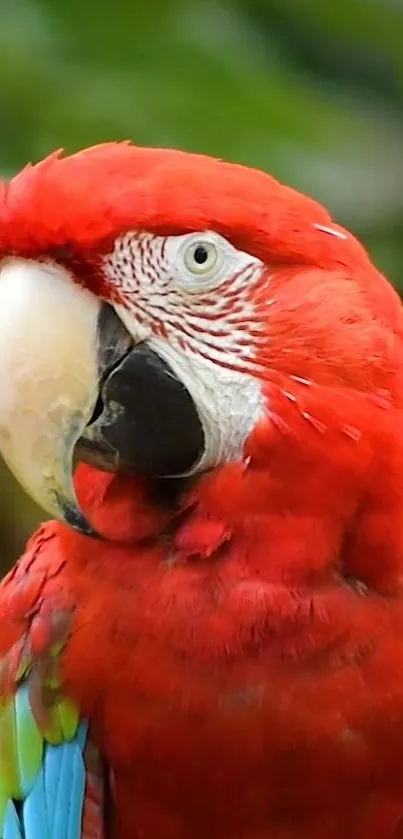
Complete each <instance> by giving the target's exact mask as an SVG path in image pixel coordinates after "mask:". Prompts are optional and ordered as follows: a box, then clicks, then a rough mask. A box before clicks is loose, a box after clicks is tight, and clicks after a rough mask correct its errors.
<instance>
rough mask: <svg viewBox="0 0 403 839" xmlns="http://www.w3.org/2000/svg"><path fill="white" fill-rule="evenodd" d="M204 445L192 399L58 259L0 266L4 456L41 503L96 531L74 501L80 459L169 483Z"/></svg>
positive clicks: (1, 448) (0, 418)
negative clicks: (75, 473)
mask: <svg viewBox="0 0 403 839" xmlns="http://www.w3.org/2000/svg"><path fill="white" fill-rule="evenodd" d="M100 397H102V398H100ZM91 420H92V422H91ZM77 444H78V445H77ZM203 447H204V435H203V431H202V428H201V424H200V421H199V418H198V416H197V412H196V409H195V407H194V404H193V402H192V400H191V397H190V396H189V394H188V392H187V391H186V389H185V388H184V387H183V385H182V384H181V382H179V381H178V379H177V378H176V377H175V376H174V375H173V374H172V371H170V370H169V368H168V366H167V365H166V363H165V362H163V361H162V360H161V359H159V358H158V356H156V355H155V354H154V353H153V352H152V351H151V350H150V349H149V348H147V347H146V346H145V345H139V346H138V347H136V346H134V342H133V338H132V336H131V335H129V333H128V332H127V330H126V328H125V327H124V326H123V323H122V322H121V321H120V319H119V318H118V316H117V315H116V313H115V311H114V310H113V309H112V308H111V307H110V306H108V305H107V304H105V303H103V302H102V301H100V300H98V299H97V298H96V297H95V296H94V295H92V294H90V293H89V292H87V291H85V290H84V289H82V288H81V287H79V286H78V285H77V284H75V283H74V282H73V280H72V277H71V276H70V274H69V273H68V272H67V271H65V270H64V269H62V268H61V267H60V266H59V265H56V264H54V263H51V262H49V263H46V262H42V263H40V262H35V261H31V260H25V259H17V258H10V259H8V260H6V261H4V262H3V263H2V265H1V267H0V453H1V454H2V455H3V457H4V459H5V461H6V462H7V463H8V465H9V467H10V469H11V471H12V472H13V473H14V474H15V476H16V478H17V480H18V481H19V482H20V483H21V485H22V486H23V487H24V488H25V489H26V491H27V492H28V493H29V494H30V495H31V497H32V498H33V499H34V500H35V501H36V502H37V503H38V504H39V505H40V506H42V507H43V508H44V509H45V510H46V511H47V512H48V513H50V514H51V515H52V516H55V517H56V518H60V519H62V520H64V521H66V522H67V523H68V524H70V525H71V526H73V527H75V528H76V529H78V530H80V531H82V532H84V533H87V534H89V535H95V533H94V531H93V529H92V527H91V525H90V524H89V523H88V522H87V521H86V519H85V518H84V516H83V514H82V512H81V511H80V509H79V505H78V502H77V498H76V495H75V490H74V484H73V462H74V458H75V456H76V455H77V454H78V456H79V457H81V459H85V460H87V461H89V462H96V463H97V465H99V466H101V468H111V469H118V468H130V469H131V470H138V471H140V472H143V473H148V474H159V475H167V474H175V473H176V474H178V473H179V472H184V471H185V470H187V469H188V468H190V467H191V466H192V465H193V464H194V463H196V462H197V461H198V459H199V458H200V455H201V453H202V451H203Z"/></svg>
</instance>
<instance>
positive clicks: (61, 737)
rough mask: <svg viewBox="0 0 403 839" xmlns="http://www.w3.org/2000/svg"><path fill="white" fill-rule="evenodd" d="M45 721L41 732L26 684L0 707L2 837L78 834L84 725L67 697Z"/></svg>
mask: <svg viewBox="0 0 403 839" xmlns="http://www.w3.org/2000/svg"><path fill="white" fill-rule="evenodd" d="M49 719H50V724H49V727H48V725H46V733H44V732H43V731H41V730H40V727H39V725H38V722H37V720H36V718H35V715H34V713H33V710H32V707H31V704H30V698H29V690H28V685H27V683H23V684H21V685H20V686H19V687H18V690H17V692H16V694H15V695H14V696H13V697H12V698H10V699H8V700H7V701H6V702H5V703H4V704H3V705H0V839H81V837H82V818H83V808H84V801H85V790H86V768H85V762H84V750H85V746H86V741H87V726H86V725H85V724H84V723H79V721H78V716H77V713H76V711H75V709H74V707H73V706H72V705H71V703H68V702H66V701H62V702H59V703H58V704H57V705H56V706H55V707H54V708H53V709H51V711H50V716H49ZM49 740H51V742H49ZM55 741H56V742H55Z"/></svg>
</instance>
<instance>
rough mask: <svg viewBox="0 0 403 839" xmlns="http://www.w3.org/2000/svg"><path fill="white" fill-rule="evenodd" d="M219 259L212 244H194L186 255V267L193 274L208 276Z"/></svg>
mask: <svg viewBox="0 0 403 839" xmlns="http://www.w3.org/2000/svg"><path fill="white" fill-rule="evenodd" d="M217 258H218V251H217V248H216V246H215V245H213V243H212V242H194V243H193V244H192V245H190V247H189V248H188V249H187V251H186V253H185V265H186V268H187V269H188V271H191V272H192V274H207V273H208V272H209V271H211V270H212V269H213V268H214V266H215V264H216V262H217Z"/></svg>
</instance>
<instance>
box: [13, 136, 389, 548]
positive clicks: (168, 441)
mask: <svg viewBox="0 0 403 839" xmlns="http://www.w3.org/2000/svg"><path fill="white" fill-rule="evenodd" d="M402 336H403V319H402V313H401V306H400V302H399V299H398V297H397V295H396V293H395V292H394V291H393V290H392V288H391V286H390V285H389V284H388V282H387V281H386V279H385V278H384V277H383V276H382V275H381V274H380V273H379V272H378V271H377V270H376V269H375V267H374V266H373V265H372V263H371V261H370V259H369V257H368V255H367V254H366V252H365V250H364V249H363V248H362V246H361V245H360V244H359V243H358V242H357V240H356V239H355V238H354V237H353V236H352V235H351V234H350V233H348V232H347V231H346V230H343V229H342V228H341V227H340V226H338V225H336V224H335V223H334V222H333V221H332V219H331V217H330V215H329V214H328V213H327V212H326V210H324V209H323V207H321V206H320V205H319V204H318V203H316V202H315V201H313V200H311V199H309V198H307V197H305V196H303V195H300V194H299V193H298V192H295V191H293V190H292V189H290V188H289V187H286V186H284V185H282V184H280V183H278V182H277V181H275V180H274V179H273V178H271V177H270V176H269V175H267V174H265V173H263V172H259V171H256V170H252V169H248V168H246V167H243V166H240V165H235V164H229V163H224V162H222V161H219V160H216V159H212V158H209V157H204V156H201V155H195V154H188V153H185V152H180V151H174V150H159V149H145V148H137V147H133V146H132V145H130V144H126V143H123V144H114V143H111V144H105V145H101V146H98V147H94V148H91V149H88V150H86V151H83V152H80V153H78V154H76V155H73V156H70V157H62V156H61V155H60V154H56V155H53V156H51V157H50V158H47V159H46V160H44V161H43V162H41V163H39V164H37V165H34V166H29V167H27V168H26V169H24V170H23V171H22V172H21V173H20V174H19V175H17V176H16V177H15V178H14V179H13V180H11V182H10V183H8V184H7V185H4V186H3V188H2V192H1V194H0V381H1V390H0V450H1V452H2V454H3V456H4V458H5V460H6V461H7V462H8V464H9V466H10V468H11V469H12V471H13V472H14V473H15V474H16V476H17V478H18V479H19V480H20V482H21V483H22V484H23V485H24V487H25V488H26V490H27V491H28V492H29V493H30V494H31V496H32V497H33V498H34V499H35V500H36V501H37V502H38V503H39V504H40V505H42V507H43V508H44V509H46V510H47V511H48V513H50V514H51V515H53V516H55V517H56V518H60V519H62V520H64V521H66V522H67V523H68V524H70V525H72V526H73V527H75V528H77V529H79V530H81V531H83V532H84V533H87V534H90V535H91V534H94V529H93V527H92V526H91V524H90V523H89V522H88V520H87V518H86V517H85V516H84V514H83V512H82V510H81V509H80V506H79V503H78V501H77V496H76V493H75V488H74V482H73V472H74V464H75V462H76V461H77V459H78V460H84V461H86V462H87V463H89V464H92V465H93V466H95V467H96V468H97V469H101V470H106V471H112V472H115V471H116V472H118V473H119V472H126V473H127V472H129V473H133V474H138V475H144V476H147V477H149V478H152V479H153V478H155V479H158V480H161V479H163V480H164V481H167V482H168V481H172V479H173V478H178V477H184V478H186V477H189V479H192V480H195V479H197V478H198V476H201V475H203V474H205V473H210V474H211V472H214V470H216V469H217V468H221V467H225V466H226V465H228V464H233V463H235V464H238V465H241V466H242V468H243V469H244V470H248V469H249V470H251V469H252V470H253V469H255V470H256V472H259V470H260V471H263V472H264V473H265V474H273V475H274V474H276V470H277V472H278V470H280V469H281V472H282V474H283V475H285V474H287V475H289V483H290V484H291V485H292V486H294V487H295V486H296V485H298V486H299V487H300V489H301V486H302V487H303V485H304V482H306V481H307V480H308V477H309V474H310V472H311V470H313V472H314V471H315V468H316V466H317V463H318V462H319V461H320V462H321V463H326V464H327V468H328V471H327V472H326V471H324V470H322V471H321V472H320V480H321V481H322V489H320V488H319V490H318V497H322V496H324V495H326V487H325V486H324V485H323V481H325V482H326V481H330V482H331V480H332V471H331V469H330V471H329V468H330V467H329V464H335V470H336V471H337V469H338V470H339V472H340V470H341V469H342V468H343V469H344V472H346V473H348V476H349V480H350V482H351V481H353V482H354V481H356V482H357V481H358V479H359V480H360V481H361V483H360V486H361V487H363V486H364V485H365V486H367V485H368V482H369V481H372V480H374V481H376V475H377V471H376V468H375V466H374V464H375V465H376V463H378V461H379V459H382V458H383V461H386V452H387V451H389V449H388V446H389V445H390V440H391V435H392V436H393V434H394V435H395V437H396V433H395V431H396V417H397V415H398V412H399V411H400V410H401V407H402V401H403V382H402V371H403V363H402V351H403V342H402ZM391 417H393V422H392V421H391ZM389 471H390V470H389ZM392 471H393V470H392ZM392 477H393V476H392ZM318 480H319V479H318ZM391 480H392V479H391ZM340 486H341V485H340ZM393 486H395V485H393ZM340 492H341V491H340ZM393 492H394V493H395V495H396V492H397V490H396V488H395V489H393ZM393 492H392V490H391V493H392V495H393ZM395 495H394V496H393V497H395ZM359 501H360V497H359V493H358V490H357V492H356V494H355V496H354V499H353V501H351V499H350V502H349V503H350V508H351V509H352V506H354V505H355V506H357V504H359ZM317 503H318V504H319V500H318V502H317ZM339 503H341V502H340V499H339ZM287 504H292V500H290V499H289V500H288V502H287ZM287 504H286V503H284V508H283V509H284V510H285V509H286V508H287ZM350 508H349V509H350ZM351 509H350V512H351Z"/></svg>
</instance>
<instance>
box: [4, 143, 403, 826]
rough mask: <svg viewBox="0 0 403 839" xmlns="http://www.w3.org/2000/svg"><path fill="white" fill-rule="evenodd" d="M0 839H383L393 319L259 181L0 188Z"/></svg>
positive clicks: (367, 270)
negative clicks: (35, 509) (20, 534)
mask: <svg viewBox="0 0 403 839" xmlns="http://www.w3.org/2000/svg"><path fill="white" fill-rule="evenodd" d="M0 383H1V384H0V451H1V453H2V455H3V457H4V459H5V461H6V462H7V463H8V465H9V467H10V469H11V470H12V471H13V472H14V474H15V475H16V477H17V479H18V480H19V481H20V482H21V484H22V485H23V487H25V489H26V490H27V492H28V493H29V494H30V495H31V496H32V497H33V498H34V499H35V500H36V501H37V502H38V503H39V504H40V505H42V507H43V508H44V510H45V511H47V513H48V514H49V515H50V516H52V520H50V521H47V522H46V523H45V524H43V525H42V526H41V527H40V528H39V530H38V531H37V533H36V534H35V535H34V536H33V537H32V539H31V541H30V542H29V544H28V546H27V548H26V551H25V553H24V555H23V556H22V557H21V559H20V560H19V561H18V562H17V564H16V565H15V567H14V568H13V569H12V570H11V571H10V573H9V574H8V576H6V578H5V579H4V580H3V582H2V585H1V587H0V837H1V839H22V837H24V839H39V837H40V839H103V837H108V839H109V837H113V839H136V838H137V839H205V837H206V836H209V837H211V839H222V837H228V839H229V837H231V839H308V837H309V839H341V837H344V839H353V837H354V839H355V838H356V837H360V839H392V838H393V837H394V839H398V837H403V758H402V755H403V589H402V586H403V433H402V428H403V315H402V306H401V303H400V300H399V298H398V295H397V293H396V292H395V291H394V290H393V289H392V287H391V285H390V284H389V283H388V281H387V280H386V279H385V278H384V277H383V276H382V275H381V274H380V273H379V271H378V270H377V269H376V268H375V267H374V265H373V264H372V262H371V260H370V257H369V255H368V254H367V252H366V250H365V249H364V248H363V247H362V245H361V244H360V243H359V242H358V241H357V239H356V238H355V237H354V236H353V235H352V234H351V233H350V232H348V231H347V230H345V229H343V228H342V227H341V226H339V225H338V224H336V223H335V222H334V221H333V220H332V218H331V216H330V215H329V213H328V212H327V211H326V210H325V209H324V208H323V207H322V206H320V205H319V204H318V203H317V202H316V201H314V200H311V199H310V198H308V197H306V196H303V195H301V194H299V193H298V192H296V191H294V190H292V189H291V188H290V187H287V186H285V185H283V184H280V183H278V182H277V181H276V180H274V179H273V178H271V177H270V176H269V175H268V174H266V173H264V172H260V171H257V170H253V169H249V168H247V167H243V166H241V165H235V164H230V163H225V162H223V161H220V160H216V159H212V158H209V157H207V156H202V155H195V154H190V153H185V152H181V151H175V150H167V149H146V148H140V147H134V146H132V145H131V144H129V143H121V144H117V143H116V144H115V143H110V144H104V145H101V146H97V147H94V148H91V149H87V150H85V151H82V152H79V153H77V154H75V155H72V156H67V157H63V156H62V155H61V154H59V153H58V154H56V155H53V156H51V157H50V158H47V159H46V160H44V161H42V162H41V163H39V164H36V165H34V166H28V167H27V168H25V169H24V170H23V171H22V172H21V173H20V174H18V175H17V176H16V177H15V178H13V179H12V180H11V181H10V182H9V183H8V184H6V185H3V186H2V191H1V194H0Z"/></svg>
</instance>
